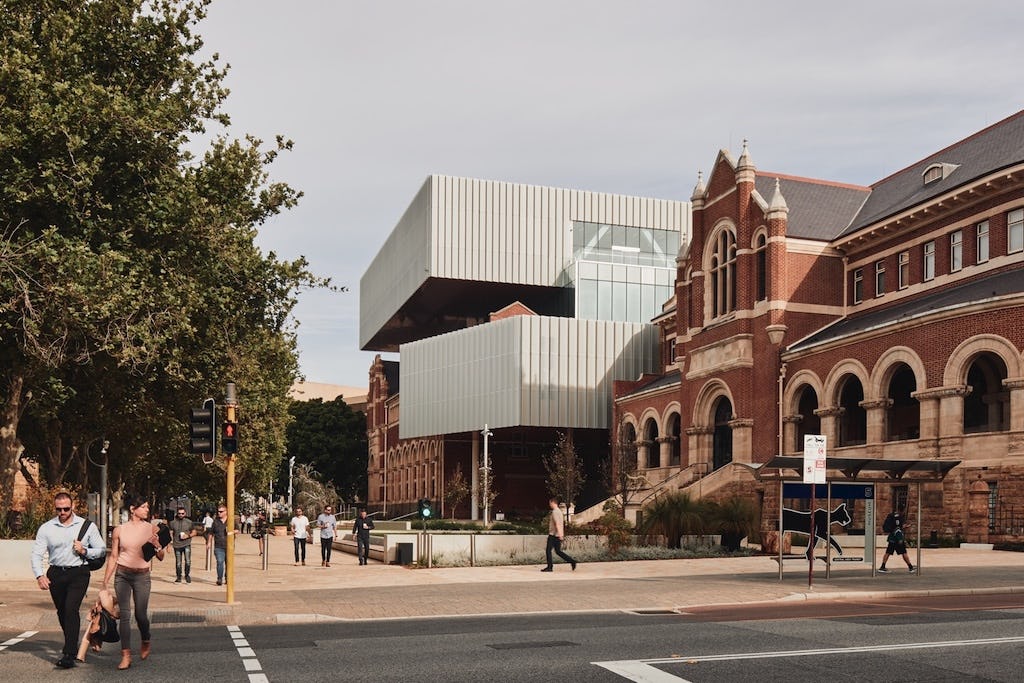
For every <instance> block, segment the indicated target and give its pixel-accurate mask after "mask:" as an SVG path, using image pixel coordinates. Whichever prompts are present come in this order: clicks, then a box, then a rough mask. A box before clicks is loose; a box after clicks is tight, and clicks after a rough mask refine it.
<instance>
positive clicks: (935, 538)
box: [928, 529, 939, 548]
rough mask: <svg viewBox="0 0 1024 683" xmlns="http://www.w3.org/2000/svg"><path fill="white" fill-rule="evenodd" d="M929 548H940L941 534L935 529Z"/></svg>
mask: <svg viewBox="0 0 1024 683" xmlns="http://www.w3.org/2000/svg"><path fill="white" fill-rule="evenodd" d="M928 547H929V548H938V547H939V532H938V531H936V530H935V529H932V535H931V537H930V538H929V539H928Z"/></svg>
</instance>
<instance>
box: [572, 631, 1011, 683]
mask: <svg viewBox="0 0 1024 683" xmlns="http://www.w3.org/2000/svg"><path fill="white" fill-rule="evenodd" d="M1014 643H1024V636H1010V637H1007V638H979V639H976V640H942V641H935V642H926V643H896V644H893V645H863V646H859V647H829V648H820V649H817V650H781V651H775V652H735V653H731V654H722V655H694V656H680V657H663V658H660V659H627V660H621V661H610V662H591V663H592V664H595V665H597V666H600V667H602V668H605V669H608V670H609V671H611V672H613V673H617V674H619V675H620V676H622V677H623V678H626V679H628V680H631V681H636V683H669V682H670V681H676V682H680V681H682V682H684V683H685V681H686V679H684V678H680V677H678V676H673V675H671V674H669V673H666V672H664V671H661V670H660V669H656V668H654V666H652V665H654V664H683V663H685V664H696V663H698V662H726V661H736V660H741V659H776V658H780V657H820V656H821V655H837V654H838V655H844V654H851V653H856V652H893V651H897V650H927V649H937V648H949V647H972V646H976V645H1009V644H1014Z"/></svg>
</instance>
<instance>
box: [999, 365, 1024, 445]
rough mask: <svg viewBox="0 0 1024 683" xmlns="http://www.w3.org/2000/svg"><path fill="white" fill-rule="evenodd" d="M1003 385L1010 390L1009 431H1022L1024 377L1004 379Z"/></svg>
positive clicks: (1023, 424)
mask: <svg viewBox="0 0 1024 683" xmlns="http://www.w3.org/2000/svg"><path fill="white" fill-rule="evenodd" d="M1003 386H1004V387H1006V390H1007V391H1009V392H1010V424H1009V425H1008V426H1009V428H1010V431H1011V432H1021V431H1024V377H1017V378H1014V379H1004V380H1003Z"/></svg>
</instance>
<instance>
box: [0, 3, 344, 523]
mask: <svg viewBox="0 0 1024 683" xmlns="http://www.w3.org/2000/svg"><path fill="white" fill-rule="evenodd" d="M208 5H209V0H195V1H188V2H184V1H177V0H0V178H3V182H0V373H2V377H0V400H2V403H0V508H5V507H9V506H10V503H11V495H12V488H13V480H14V475H15V472H16V470H17V469H18V467H19V466H20V464H21V463H22V461H23V460H24V459H29V460H37V461H38V462H39V463H40V469H41V472H42V474H43V476H44V478H45V479H46V480H48V481H49V482H50V483H51V484H59V483H60V482H62V481H63V480H64V479H65V478H70V479H73V480H78V481H83V482H84V481H85V476H86V471H87V469H88V467H87V462H88V460H89V459H95V458H97V457H99V456H98V451H99V444H100V443H101V442H102V441H103V440H109V441H110V443H111V446H110V449H109V457H110V465H111V475H112V479H113V480H112V487H113V488H116V487H117V486H118V485H119V484H120V485H122V486H124V487H125V488H127V489H128V490H131V491H134V492H139V493H145V494H150V493H156V494H159V493H161V492H165V493H175V494H176V493H179V492H181V491H184V490H189V489H197V490H201V489H203V488H204V487H212V488H215V489H216V488H220V490H223V488H222V484H223V477H221V476H218V473H217V472H216V469H215V468H204V467H203V466H202V465H201V464H200V463H199V462H198V458H196V457H195V456H188V455H185V453H186V452H187V427H186V424H187V415H188V408H189V406H192V405H200V404H201V403H202V400H203V399H204V398H206V397H214V398H215V399H217V400H218V403H220V402H221V397H222V392H223V387H224V386H225V384H226V382H228V381H233V382H235V383H236V384H237V386H238V392H239V400H240V402H241V408H240V412H239V415H240V422H241V434H242V444H243V445H242V448H241V449H240V453H239V458H238V465H237V476H238V484H239V486H245V485H246V484H247V483H248V482H253V483H255V482H265V481H269V480H270V479H271V478H272V476H273V474H274V472H275V470H276V468H277V466H278V462H279V460H280V457H281V453H283V452H284V435H285V428H286V426H287V424H288V422H289V419H290V416H289V413H288V406H289V404H290V399H288V397H287V390H288V387H289V386H290V385H291V384H292V383H293V381H294V380H295V378H296V377H297V375H298V362H297V355H296V343H295V328H294V325H295V323H294V320H293V319H292V318H291V312H292V309H293V307H294V305H295V297H296V295H297V293H298V291H299V290H300V289H301V288H303V287H318V286H329V282H328V281H326V280H324V279H321V278H318V277H316V276H314V275H313V274H312V273H310V272H309V270H308V267H307V262H306V261H305V259H303V258H299V259H297V260H294V261H282V260H280V259H279V258H278V257H277V256H276V255H275V254H273V253H268V254H264V253H262V252H261V250H260V249H259V248H258V247H257V246H256V245H255V243H254V238H255V237H256V230H257V227H258V226H260V225H261V224H263V223H264V222H265V221H266V220H267V219H268V218H270V217H272V216H273V215H275V214H277V213H279V212H281V211H282V210H286V209H288V208H290V207H292V206H294V205H295V203H296V202H297V201H298V199H299V197H300V196H301V193H300V192H298V191H296V190H295V189H293V188H291V187H289V186H288V185H286V184H284V183H277V182H271V181H270V179H269V170H268V169H269V166H270V165H271V164H272V163H273V161H274V159H275V158H276V156H277V155H278V154H279V153H280V152H282V151H285V150H287V149H289V148H290V147H291V143H290V142H289V141H288V140H285V139H284V138H278V139H277V140H275V141H274V142H273V144H271V145H265V144H264V143H263V141H261V140H258V139H255V138H252V137H248V136H244V137H242V138H241V139H233V138H231V137H229V136H228V135H227V134H226V133H218V134H216V135H213V137H212V139H210V141H209V142H208V143H207V144H206V148H205V151H203V153H202V154H198V155H194V154H192V153H191V152H190V151H189V148H190V146H191V147H192V148H195V146H196V145H197V142H196V141H197V140H201V139H204V138H206V136H208V135H212V134H211V133H209V132H208V127H211V126H217V127H218V130H223V131H226V130H228V127H229V126H230V120H229V118H228V117H227V115H226V114H225V113H223V111H222V110H221V106H222V104H223V102H224V100H225V98H226V97H227V95H228V92H227V90H226V89H225V88H224V86H223V79H224V75H225V73H226V69H225V68H223V67H221V66H219V58H217V57H214V58H212V59H209V60H206V61H201V60H200V59H199V57H198V54H199V51H200V49H201V47H202V40H201V38H200V36H199V34H198V32H197V27H198V25H199V23H200V22H201V20H202V19H203V18H204V16H205V12H206V7H207V6H208ZM156 482H158V483H159V486H155V485H154V483H156ZM161 487H162V488H161Z"/></svg>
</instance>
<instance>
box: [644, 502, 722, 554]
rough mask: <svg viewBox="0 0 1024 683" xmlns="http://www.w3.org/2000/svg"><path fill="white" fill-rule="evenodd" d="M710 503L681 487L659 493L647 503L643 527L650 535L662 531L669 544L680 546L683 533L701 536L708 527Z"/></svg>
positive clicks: (672, 546)
mask: <svg viewBox="0 0 1024 683" xmlns="http://www.w3.org/2000/svg"><path fill="white" fill-rule="evenodd" d="M708 520H709V514H708V505H707V503H705V502H703V501H697V500H693V499H692V498H690V496H688V495H687V494H685V493H680V492H678V491H676V492H673V493H669V494H667V495H664V496H658V497H657V498H655V499H654V502H652V503H650V504H648V505H645V506H644V509H643V522H642V524H641V527H640V531H641V532H642V533H644V534H646V535H660V536H664V537H665V538H666V539H667V545H668V547H669V548H679V539H680V537H682V536H684V535H686V536H701V535H703V534H705V533H707V529H708Z"/></svg>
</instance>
